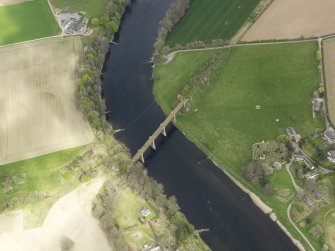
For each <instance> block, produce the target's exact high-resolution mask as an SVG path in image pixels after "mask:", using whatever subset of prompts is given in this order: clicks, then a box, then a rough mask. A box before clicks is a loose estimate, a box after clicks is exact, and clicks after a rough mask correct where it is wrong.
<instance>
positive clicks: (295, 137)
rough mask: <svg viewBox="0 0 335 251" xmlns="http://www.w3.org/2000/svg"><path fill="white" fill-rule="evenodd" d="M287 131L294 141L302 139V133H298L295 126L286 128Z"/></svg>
mask: <svg viewBox="0 0 335 251" xmlns="http://www.w3.org/2000/svg"><path fill="white" fill-rule="evenodd" d="M285 132H286V134H287V136H288V137H289V138H290V139H291V140H292V141H294V142H299V141H300V139H301V135H300V134H298V133H297V132H296V131H295V129H294V128H293V127H287V128H285Z"/></svg>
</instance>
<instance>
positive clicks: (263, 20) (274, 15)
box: [242, 0, 335, 41]
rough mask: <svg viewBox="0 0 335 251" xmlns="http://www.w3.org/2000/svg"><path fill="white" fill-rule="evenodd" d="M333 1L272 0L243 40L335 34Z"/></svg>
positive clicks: (334, 3)
mask: <svg viewBox="0 0 335 251" xmlns="http://www.w3.org/2000/svg"><path fill="white" fill-rule="evenodd" d="M334 12H335V1H333V0H319V1H315V0H274V2H273V3H272V4H271V6H270V7H269V8H268V9H267V10H266V11H265V13H264V14H263V15H262V16H261V17H260V18H259V19H258V20H257V21H256V23H255V24H254V25H253V26H252V27H251V29H250V30H249V31H248V32H247V33H246V34H245V36H244V37H243V38H242V41H259V40H274V39H278V40H281V39H297V38H301V37H305V38H307V37H319V36H324V35H328V34H332V33H335V26H334V25H333V24H334V22H335V15H334Z"/></svg>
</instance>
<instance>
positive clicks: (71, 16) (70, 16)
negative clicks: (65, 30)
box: [60, 13, 81, 26]
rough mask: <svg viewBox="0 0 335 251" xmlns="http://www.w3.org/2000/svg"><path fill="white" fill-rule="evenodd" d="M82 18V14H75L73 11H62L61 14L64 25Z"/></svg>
mask: <svg viewBox="0 0 335 251" xmlns="http://www.w3.org/2000/svg"><path fill="white" fill-rule="evenodd" d="M80 19H81V15H79V14H76V13H75V14H73V13H62V14H60V21H61V24H62V26H64V25H65V24H66V23H68V22H70V21H74V22H79V21H80Z"/></svg>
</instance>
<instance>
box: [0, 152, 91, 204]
mask: <svg viewBox="0 0 335 251" xmlns="http://www.w3.org/2000/svg"><path fill="white" fill-rule="evenodd" d="M84 149H85V147H77V148H72V149H68V150H64V151H60V152H56V153H51V154H47V155H43V156H41V157H36V158H33V159H27V160H24V161H19V162H15V163H11V164H7V165H2V166H0V181H1V182H0V184H2V185H1V186H0V211H2V210H3V209H4V208H5V207H6V204H7V203H10V201H11V200H17V201H21V200H22V201H24V200H25V199H26V198H28V197H29V195H30V193H33V192H41V193H46V194H48V193H49V192H52V193H54V192H55V189H62V188H63V187H62V186H61V184H62V182H61V181H62V179H64V177H62V174H61V172H60V169H61V168H62V167H64V165H65V164H66V163H68V162H69V161H70V160H72V159H73V158H75V157H76V156H77V155H79V154H80V153H82V152H83V150H84ZM6 180H9V184H10V186H11V187H12V189H11V190H10V191H8V192H5V189H4V186H3V184H4V182H5V181H6ZM20 180H21V181H22V182H20ZM17 181H19V182H17ZM23 204H24V203H23ZM23 204H22V206H23Z"/></svg>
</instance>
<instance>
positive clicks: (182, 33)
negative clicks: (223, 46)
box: [166, 0, 260, 46]
mask: <svg viewBox="0 0 335 251" xmlns="http://www.w3.org/2000/svg"><path fill="white" fill-rule="evenodd" d="M259 2H260V0H235V1H229V0H192V1H191V4H190V8H189V9H188V11H187V13H186V15H185V16H184V17H183V18H182V19H181V20H180V22H179V23H178V24H177V25H176V26H175V27H174V28H173V30H172V32H170V33H169V34H168V36H167V39H166V43H167V44H168V45H170V46H172V45H174V44H185V43H188V42H193V41H196V40H201V41H210V40H213V39H219V38H220V39H231V38H232V37H233V36H234V35H235V34H236V33H237V31H238V30H239V29H240V28H241V27H242V26H243V24H244V23H245V21H246V20H247V19H248V17H249V16H250V14H251V13H252V12H253V10H254V9H255V8H256V6H257V4H258V3H259Z"/></svg>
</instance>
